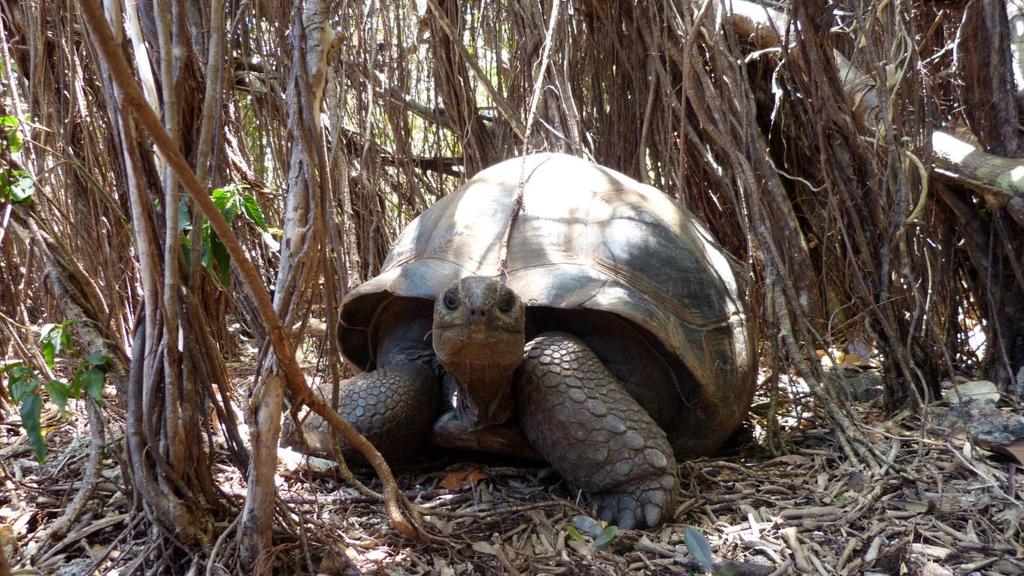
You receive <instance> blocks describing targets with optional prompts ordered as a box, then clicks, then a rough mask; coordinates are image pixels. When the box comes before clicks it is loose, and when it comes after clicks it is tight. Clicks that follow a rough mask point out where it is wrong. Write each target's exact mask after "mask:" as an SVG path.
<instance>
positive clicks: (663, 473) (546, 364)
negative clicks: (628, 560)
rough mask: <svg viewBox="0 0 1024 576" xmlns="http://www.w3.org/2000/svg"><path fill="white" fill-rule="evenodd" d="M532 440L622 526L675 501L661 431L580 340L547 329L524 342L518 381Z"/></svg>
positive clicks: (671, 462)
mask: <svg viewBox="0 0 1024 576" xmlns="http://www.w3.org/2000/svg"><path fill="white" fill-rule="evenodd" d="M517 406H518V408H519V413H520V424H521V425H522V427H523V431H524V432H525V434H526V437H527V438H528V439H529V440H530V444H531V445H532V446H533V447H534V448H535V449H536V450H537V451H538V452H539V453H540V454H541V455H542V456H544V459H545V460H547V461H548V462H549V463H551V465H552V466H553V467H554V468H555V470H557V471H558V473H559V474H561V475H562V477H564V478H566V479H567V480H569V481H570V482H571V483H573V484H574V485H575V486H577V487H579V488H582V489H583V490H585V491H587V492H589V493H590V495H591V496H592V497H593V498H594V500H595V501H596V503H597V507H598V514H599V516H600V517H601V518H602V519H604V520H608V521H614V522H616V523H617V524H618V526H619V527H620V528H632V527H634V526H649V527H653V526H656V525H657V524H658V523H660V522H661V520H662V518H663V517H664V516H665V515H666V514H670V513H671V506H672V504H673V501H674V499H675V491H676V484H677V481H676V473H675V469H676V466H675V456H674V454H673V452H672V447H671V445H670V444H669V442H668V439H667V437H666V436H665V432H664V431H663V430H662V429H661V428H660V427H659V426H658V425H657V424H656V423H655V422H654V420H653V419H652V418H651V417H650V415H649V414H648V413H647V412H646V411H645V410H644V409H643V408H642V407H640V405H639V404H638V403H637V402H636V400H634V399H633V397H632V396H630V395H629V393H628V392H626V390H625V388H623V386H622V383H621V382H619V380H618V379H617V378H615V376H614V375H612V373H611V372H609V371H608V369H607V368H605V366H604V365H603V364H601V361H600V359H598V357H597V356H596V355H595V354H594V353H593V351H591V350H590V349H589V348H588V347H587V346H586V344H584V343H583V342H582V341H581V340H579V339H577V338H575V337H573V336H571V335H569V334H564V333H559V332H548V333H545V334H541V335H540V336H538V337H537V338H535V339H533V340H532V341H530V342H529V343H527V345H526V348H525V356H524V359H523V364H522V366H521V367H520V377H519V380H518V382H517Z"/></svg>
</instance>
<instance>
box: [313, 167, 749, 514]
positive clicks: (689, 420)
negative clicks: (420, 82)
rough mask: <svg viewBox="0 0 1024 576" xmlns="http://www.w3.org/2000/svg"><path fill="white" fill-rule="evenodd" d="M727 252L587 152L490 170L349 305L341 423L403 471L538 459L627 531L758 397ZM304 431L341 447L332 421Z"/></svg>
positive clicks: (435, 212) (662, 501)
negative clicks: (427, 456)
mask: <svg viewBox="0 0 1024 576" xmlns="http://www.w3.org/2000/svg"><path fill="white" fill-rule="evenodd" d="M753 333H754V330H753V328H752V322H751V319H750V317H749V312H748V309H747V305H746V303H745V300H744V295H743V290H742V288H741V286H740V285H739V281H738V278H737V276H736V273H735V272H734V270H733V267H732V266H731V264H730V260H729V257H728V256H727V255H726V254H725V253H724V252H723V250H722V248H721V247H719V246H718V244H717V243H716V242H715V240H714V239H713V238H712V237H711V235H710V234H709V233H708V231H707V230H706V229H705V228H704V227H703V226H701V225H700V223H698V222H697V221H696V219H695V218H694V217H693V216H692V215H691V214H690V213H689V212H687V211H686V210H685V209H683V208H681V207H680V206H679V205H678V204H676V203H675V202H674V201H673V200H672V199H670V198H668V197H667V196H665V195H664V194H663V193H662V192H660V191H658V190H656V189H654V188H652V187H650V186H647V185H644V184H640V183H639V182H637V181H635V180H633V179H631V178H629V177H627V176H624V175H623V174H620V173H618V172H616V171H614V170H611V169H608V168H604V167H601V166H598V165H595V164H592V163H590V162H587V161H585V160H581V159H579V158H574V157H571V156H566V155H563V154H534V155H531V156H526V157H522V158H514V159H512V160H508V161H505V162H502V163H500V164H497V165H495V166H492V167H491V168H488V169H486V170H483V171H481V172H480V173H478V174H477V175H476V176H474V177H473V178H472V179H470V180H469V181H468V182H466V183H465V184H464V185H463V186H462V187H460V188H459V189H458V190H456V191H455V192H453V193H452V194H450V195H448V196H447V197H445V198H442V199H441V200H440V201H438V202H437V203H436V204H435V205H434V206H433V207H432V208H430V209H429V210H427V211H426V212H424V213H423V214H421V215H420V216H419V217H418V218H416V219H415V220H414V221H413V222H412V223H411V224H410V225H409V227H408V228H407V229H406V230H405V231H404V232H403V233H402V235H401V236H400V237H399V238H398V240H397V241H396V242H395V245H394V247H393V248H392V250H391V253H390V255H389V256H388V258H387V260H386V261H385V263H384V267H383V270H382V272H381V273H380V275H379V276H377V277H375V278H373V279H371V280H369V281H367V282H366V283H364V284H362V285H361V286H359V287H358V288H357V289H355V290H354V291H353V292H351V293H350V294H348V295H347V296H346V298H345V300H344V303H343V305H342V310H341V322H340V326H339V338H340V342H341V348H342V351H343V352H344V354H345V356H346V357H347V358H348V359H349V360H350V361H351V362H352V363H353V364H354V365H355V366H357V367H359V368H361V369H363V370H364V372H362V373H361V374H359V375H357V376H356V377H354V378H352V379H350V380H348V381H346V382H345V383H343V385H342V400H341V404H340V408H341V413H342V415H343V416H344V417H345V418H346V419H347V420H348V421H349V422H351V423H352V424H353V425H355V426H356V427H357V428H358V429H359V430H360V431H361V432H362V433H363V434H365V435H366V436H367V437H369V439H370V440H371V441H372V442H373V443H374V444H375V445H376V446H377V447H378V448H379V449H380V450H381V452H382V453H384V454H385V456H387V457H388V458H389V460H392V461H395V460H401V459H404V458H406V457H408V456H410V455H411V454H413V453H415V452H416V450H417V449H418V448H420V447H421V446H422V444H423V442H424V441H426V440H427V439H429V440H430V441H431V442H432V443H433V444H436V445H439V446H442V447H449V448H461V449H466V448H469V449H477V450H484V451H490V452H499V453H505V454H513V455H530V454H537V455H539V456H540V457H542V458H543V459H544V460H546V461H547V462H549V463H550V464H551V465H552V466H553V467H554V468H555V470H557V471H558V472H559V473H560V474H561V475H562V476H563V477H564V478H565V479H567V480H568V481H569V482H571V483H572V484H573V485H575V486H576V487H578V488H581V489H583V490H585V491H586V492H588V493H589V494H590V496H591V497H592V498H593V499H594V501H595V502H596V503H597V507H598V513H599V515H600V516H601V517H602V518H603V519H605V520H609V521H615V522H616V523H617V524H618V525H619V526H620V527H632V526H655V525H656V524H658V523H659V522H660V521H661V519H662V518H663V517H664V516H665V514H666V512H667V511H670V510H671V506H672V501H673V498H674V494H675V491H676V475H675V470H676V466H675V461H676V458H677V457H686V456H695V455H702V454H708V453H711V452H713V451H714V450H716V449H717V448H719V447H720V446H721V444H722V443H723V442H724V441H725V440H726V439H727V437H728V436H729V435H730V434H731V433H732V432H733V431H734V430H735V429H736V428H737V426H738V425H739V424H740V422H741V420H742V419H743V417H744V415H745V413H746V411H747V409H748V407H749V405H750V401H751V396H752V393H753V389H754V365H755V350H754V346H753V344H752V337H753ZM314 420H316V422H307V424H306V425H305V427H304V429H303V435H304V436H305V439H306V441H307V442H309V443H310V444H311V445H312V448H313V449H314V450H316V449H317V448H318V446H319V449H324V450H325V449H326V445H325V443H326V442H329V440H328V438H329V434H327V433H326V431H325V429H324V426H323V423H322V422H320V421H319V420H318V419H314Z"/></svg>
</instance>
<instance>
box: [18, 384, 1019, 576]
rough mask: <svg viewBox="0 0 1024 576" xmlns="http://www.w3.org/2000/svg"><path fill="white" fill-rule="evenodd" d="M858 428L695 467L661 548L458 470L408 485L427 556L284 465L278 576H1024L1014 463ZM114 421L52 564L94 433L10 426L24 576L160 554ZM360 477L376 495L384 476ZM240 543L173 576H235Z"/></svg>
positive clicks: (439, 463)
mask: <svg viewBox="0 0 1024 576" xmlns="http://www.w3.org/2000/svg"><path fill="white" fill-rule="evenodd" d="M236 375H237V376H244V375H238V374H236ZM855 410H856V412H857V414H858V415H859V416H860V420H861V422H862V430H863V432H864V434H865V437H866V439H867V440H868V441H870V442H871V443H872V444H873V446H874V447H875V453H876V454H879V455H881V458H879V459H877V461H876V462H873V463H871V464H864V463H862V462H861V461H860V459H857V460H854V459H852V458H851V457H849V456H848V453H849V452H848V451H847V450H845V449H844V447H843V445H842V443H841V442H840V441H839V440H838V439H837V437H836V435H835V434H834V433H833V432H832V431H831V430H830V429H828V428H827V427H826V426H827V420H825V419H821V418H816V417H815V416H813V415H810V416H807V415H805V416H804V417H802V418H799V419H795V420H793V421H792V424H793V425H792V426H791V427H790V428H788V429H787V430H784V431H783V435H782V440H783V445H784V448H785V449H784V450H783V451H782V452H781V453H780V455H772V454H770V453H769V452H768V451H767V450H765V449H764V448H763V447H762V446H758V445H757V444H756V442H754V440H753V439H752V438H753V436H752V435H748V436H750V437H751V439H750V440H747V441H746V442H741V443H739V444H740V445H739V446H738V447H734V448H733V450H732V452H731V453H729V454H728V455H726V456H723V457H720V458H719V459H702V460H695V461H689V462H681V463H680V464H679V476H680V479H681V482H680V485H681V486H680V494H679V498H678V504H677V506H676V508H675V510H674V511H673V512H672V514H671V515H670V518H669V520H668V521H667V522H666V523H664V524H663V525H662V526H660V527H659V528H657V529H655V530H621V531H616V530H615V529H613V528H607V527H605V526H604V525H603V524H601V523H600V522H598V521H595V520H594V519H593V518H592V516H591V515H592V514H593V513H594V511H593V508H592V507H591V506H590V505H589V502H588V501H587V500H586V498H585V497H580V496H579V495H578V494H576V493H575V492H573V491H572V490H571V489H570V488H569V487H567V486H566V484H565V483H564V482H562V481H561V480H560V479H559V477H558V475H557V474H556V473H554V472H553V471H552V470H551V469H550V468H548V467H545V466H541V465H536V464H533V463H527V462H510V461H502V460H498V459H491V458H485V459H481V458H480V457H473V456H466V455H451V454H448V455H438V456H436V457H430V458H425V459H424V460H422V461H421V462H419V463H417V464H416V465H415V466H413V467H411V468H408V469H404V470H400V471H399V473H398V480H399V484H400V486H401V487H402V489H403V490H404V491H405V493H406V494H407V496H408V497H409V498H410V500H411V501H412V502H414V503H415V504H416V505H418V506H419V507H420V510H421V512H422V514H423V522H424V528H425V529H426V531H427V532H428V533H429V534H430V535H431V537H432V539H431V542H429V543H416V542H411V541H409V540H406V539H404V538H402V537H401V536H400V535H399V534H398V533H397V532H396V531H395V530H393V529H391V528H390V527H389V526H388V524H387V521H386V516H385V513H384V510H383V506H382V505H381V504H380V503H379V502H377V501H376V500H374V499H373V498H371V497H367V496H365V495H363V494H362V493H360V492H358V491H356V490H355V489H353V488H351V487H349V486H347V485H346V484H345V483H344V482H342V481H340V480H337V479H335V477H334V476H333V475H332V474H324V473H314V472H312V471H311V469H310V467H309V463H308V461H306V460H305V459H300V461H299V462H298V463H296V461H295V460H294V459H293V460H289V459H288V458H285V460H284V461H282V464H281V467H280V472H281V482H280V483H279V487H280V497H281V498H280V503H281V507H280V510H279V515H278V518H279V519H280V520H281V522H279V523H280V525H281V526H282V528H281V529H280V530H279V536H278V538H277V540H276V543H277V544H278V546H279V548H278V551H279V555H278V568H277V569H276V570H275V572H274V573H311V572H318V573H323V574H354V573H365V574H434V575H439V576H442V575H443V576H447V575H454V574H678V573H683V574H685V573H691V572H700V571H701V570H702V569H703V568H706V566H705V565H704V563H705V562H707V560H708V557H707V552H701V551H700V547H701V543H702V542H706V543H707V544H709V545H710V556H711V558H712V559H713V562H714V566H713V569H714V571H715V572H716V573H718V574H737V575H744V574H748V575H767V574H788V573H805V574H821V575H823V576H824V575H830V574H871V573H877V574H892V575H895V574H923V575H929V576H939V575H943V574H1022V573H1024V560H1022V558H1024V543H1022V541H1024V536H1022V529H1024V506H1022V501H1024V483H1022V482H1021V481H1019V480H1018V479H1017V477H1016V475H1017V473H1018V472H1019V471H1020V470H1021V468H1020V466H1019V465H1018V463H1017V462H1016V461H1013V460H1012V459H1011V458H1009V457H1005V456H1002V455H998V454H992V453H988V452H985V451H981V450H979V449H978V448H976V447H974V446H973V444H972V443H968V442H967V441H966V440H965V439H964V438H963V437H962V436H960V435H957V434H955V433H950V431H948V430H943V429H941V428H937V427H935V426H932V425H922V419H921V418H920V417H919V416H918V415H914V414H910V413H901V414H897V415H895V416H889V417H883V414H882V412H881V411H880V410H879V409H878V401H877V400H876V401H875V402H867V403H861V404H857V405H855ZM105 412H106V414H107V417H108V419H107V421H108V434H107V442H108V444H109V447H108V450H107V452H106V458H105V459H104V461H103V470H102V473H101V477H102V479H101V481H100V482H99V483H98V484H97V485H96V491H95V494H94V496H93V499H92V501H91V502H90V504H89V505H88V506H87V507H86V509H85V513H84V515H83V516H82V517H81V518H80V519H79V520H78V521H77V522H76V523H75V524H73V526H72V527H71V529H70V531H69V532H68V534H67V535H66V536H64V537H62V538H59V539H53V540H51V541H50V542H49V544H48V545H47V546H46V547H45V548H44V549H43V550H44V551H43V552H42V553H41V554H40V553H38V550H39V548H38V546H39V543H40V540H41V539H42V537H43V534H44V533H45V532H46V529H47V527H48V524H49V523H51V522H52V521H53V519H55V518H57V517H58V516H59V515H60V514H61V512H62V511H63V509H64V508H65V507H66V506H67V505H68V502H69V501H70V499H71V498H72V497H73V496H74V493H75V490H76V488H77V486H78V485H79V483H80V482H81V478H82V475H83V469H84V466H85V462H86V456H87V454H88V443H89V432H88V430H87V429H86V427H87V425H86V424H85V421H86V419H85V418H84V415H83V416H82V417H74V408H73V407H72V408H71V409H70V412H69V413H70V414H71V415H72V417H60V416H59V415H58V414H57V413H56V411H55V410H54V411H53V412H51V413H49V414H48V415H47V418H46V420H47V422H48V423H49V426H48V427H47V428H45V430H47V431H48V434H47V443H48V445H49V449H50V454H49V456H48V457H47V459H46V461H45V463H42V464H40V463H39V462H37V461H36V460H35V458H34V457H33V455H32V454H31V450H30V448H29V447H28V444H27V442H26V441H25V438H24V435H23V434H22V431H21V429H20V426H19V424H18V422H17V420H16V414H15V413H13V412H8V413H7V414H6V415H3V416H2V417H0V485H2V486H3V490H0V546H5V547H6V552H7V553H8V557H9V558H11V559H12V560H11V565H12V568H14V567H21V568H27V570H25V571H23V572H15V573H16V574H64V575H70V574H86V573H89V574H118V573H119V574H126V573H129V572H128V571H127V568H128V567H130V565H131V563H132V561H133V560H135V559H137V558H139V557H140V556H143V557H144V556H146V555H150V554H151V553H152V552H153V550H152V548H151V543H152V541H153V540H152V539H151V534H152V532H151V531H149V530H148V529H147V528H146V527H145V526H144V523H143V522H142V519H143V515H142V514H140V513H138V512H134V511H133V507H132V497H131V495H130V493H129V492H128V491H127V490H125V488H124V482H123V480H122V478H121V472H120V467H119V463H118V460H117V458H115V457H114V455H115V454H117V453H118V450H117V446H118V443H119V442H120V438H119V434H120V431H119V430H120V423H119V419H118V417H117V415H116V414H115V413H114V411H113V410H112V409H111V408H110V407H109V406H108V407H107V408H106V409H105ZM811 414H813V411H812V412H811ZM76 422H81V423H82V424H81V425H80V426H79V425H76ZM284 453H285V454H287V452H284ZM218 460H219V462H220V464H218V466H217V467H216V469H215V471H214V476H215V479H216V481H217V483H218V486H219V488H220V490H222V491H223V492H224V493H225V494H226V495H227V496H228V500H229V501H231V502H232V503H234V504H236V505H237V504H239V503H240V502H241V501H242V498H243V497H244V482H243V479H244V477H243V476H242V475H241V474H240V473H239V472H238V470H236V469H235V468H234V467H233V466H231V464H230V463H229V459H228V457H227V455H226V454H223V457H222V458H218ZM358 476H359V478H361V479H362V480H363V481H364V482H366V483H367V484H368V485H369V486H371V487H373V488H375V489H378V490H379V488H380V485H379V482H377V481H376V479H375V478H374V477H373V476H372V475H370V474H368V473H365V472H364V473H358ZM235 517H237V511H236V512H225V513H223V514H222V515H221V518H222V519H223V522H224V523H223V525H220V526H219V529H218V530H217V531H218V532H221V533H222V532H224V529H225V527H228V526H229V525H230V528H231V530H233V528H234V527H235V526H237V523H232V520H234V519H235ZM233 535H234V532H233V531H230V530H229V535H228V537H226V538H224V539H223V540H222V541H219V542H218V543H217V545H216V546H213V547H212V548H213V549H212V550H210V551H209V553H208V554H203V555H195V556H193V559H194V560H192V561H193V562H194V564H193V565H190V564H189V561H188V559H186V560H182V561H179V563H178V564H177V566H179V567H181V570H180V572H175V571H171V572H170V573H185V572H186V571H187V570H188V569H189V568H192V569H195V570H198V571H200V572H205V573H206V574H229V573H237V572H236V571H235V570H234V568H233V567H234V566H235V562H234V560H235V556H234V554H235V553H234V546H233V542H234V539H233V537H232V536H233ZM143 552H145V554H143ZM33 554H36V556H35V558H34V559H32V560H31V561H29V560H28V558H29V557H30V556H32V555H33ZM158 556H159V555H158ZM289 562H290V564H289ZM140 573H142V572H140ZM146 573H149V572H146ZM195 573H199V572H195Z"/></svg>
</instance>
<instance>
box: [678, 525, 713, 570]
mask: <svg viewBox="0 0 1024 576" xmlns="http://www.w3.org/2000/svg"><path fill="white" fill-rule="evenodd" d="M683 544H685V545H686V549H687V550H689V551H690V555H692V556H693V559H694V560H696V561H697V564H699V565H700V569H701V572H705V573H707V572H710V571H711V570H712V569H713V568H714V567H715V562H714V560H713V559H712V558H711V545H710V544H708V539H707V538H705V537H704V535H703V534H701V533H700V531H699V530H697V529H696V528H694V527H693V526H687V527H686V529H685V530H683Z"/></svg>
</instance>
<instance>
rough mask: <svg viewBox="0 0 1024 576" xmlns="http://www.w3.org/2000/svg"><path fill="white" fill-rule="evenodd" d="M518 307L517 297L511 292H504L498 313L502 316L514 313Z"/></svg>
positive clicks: (499, 302) (499, 301)
mask: <svg viewBox="0 0 1024 576" xmlns="http://www.w3.org/2000/svg"><path fill="white" fill-rule="evenodd" d="M515 305H516V296H515V294H513V293H512V291H511V290H504V291H502V293H501V296H500V299H499V300H498V311H499V312H501V313H502V314H508V313H509V312H511V311H512V308H514V307H515Z"/></svg>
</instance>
